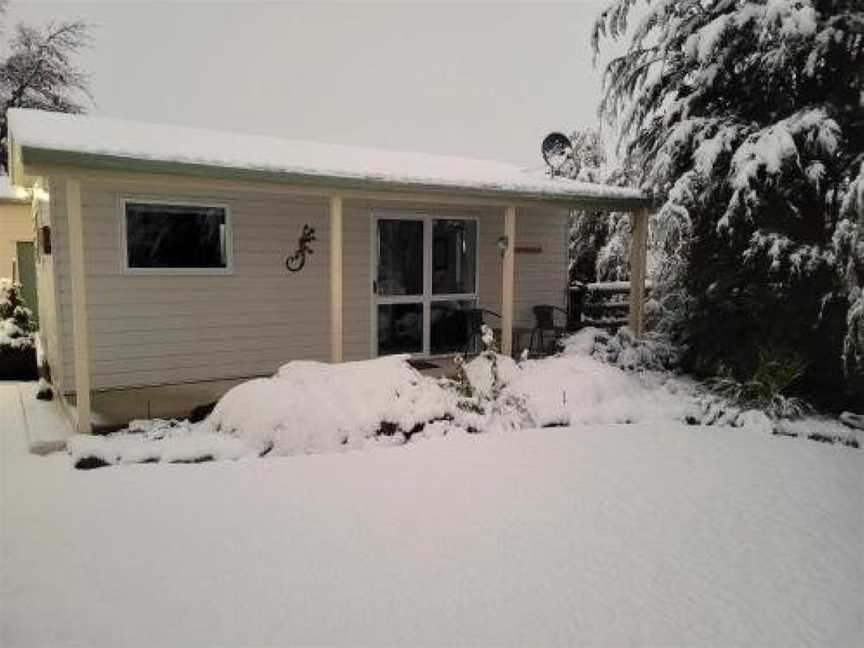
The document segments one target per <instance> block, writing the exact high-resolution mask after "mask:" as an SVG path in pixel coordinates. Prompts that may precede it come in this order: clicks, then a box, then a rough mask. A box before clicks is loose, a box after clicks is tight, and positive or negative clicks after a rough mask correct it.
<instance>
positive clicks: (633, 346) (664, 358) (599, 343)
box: [560, 326, 680, 371]
mask: <svg viewBox="0 0 864 648" xmlns="http://www.w3.org/2000/svg"><path fill="white" fill-rule="evenodd" d="M560 344H561V347H562V351H563V354H564V355H588V356H592V357H594V358H596V359H598V360H601V361H602V362H605V363H606V364H610V365H614V366H616V367H619V368H621V369H623V370H625V371H674V370H676V369H677V367H678V363H679V360H680V351H679V350H678V349H677V348H676V347H675V346H674V345H673V344H672V343H671V342H670V341H669V340H667V339H666V338H665V337H663V336H662V335H660V334H656V333H650V334H648V335H646V336H645V337H644V338H641V339H640V338H637V337H636V336H635V335H634V334H633V331H632V330H631V329H630V328H628V327H626V326H622V327H621V328H619V329H618V331H617V332H616V333H615V334H614V335H613V334H610V333H607V332H606V331H604V330H602V329H598V328H592V327H586V328H583V329H582V330H580V331H577V332H576V333H574V334H573V335H570V336H568V337H566V338H564V339H563V340H561V343H560Z"/></svg>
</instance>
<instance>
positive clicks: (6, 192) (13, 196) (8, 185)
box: [0, 175, 28, 202]
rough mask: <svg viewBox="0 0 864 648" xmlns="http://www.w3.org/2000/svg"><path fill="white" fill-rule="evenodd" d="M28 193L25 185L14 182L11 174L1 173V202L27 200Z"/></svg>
mask: <svg viewBox="0 0 864 648" xmlns="http://www.w3.org/2000/svg"><path fill="white" fill-rule="evenodd" d="M27 201H28V193H27V190H26V189H25V188H24V187H18V186H16V185H14V184H12V181H11V180H9V176H6V175H0V202H27Z"/></svg>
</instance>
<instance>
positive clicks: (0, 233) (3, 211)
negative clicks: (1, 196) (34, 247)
mask: <svg viewBox="0 0 864 648" xmlns="http://www.w3.org/2000/svg"><path fill="white" fill-rule="evenodd" d="M34 231H35V230H34V228H33V219H32V218H31V217H30V204H29V203H17V202H0V277H7V278H9V279H11V278H12V275H13V267H14V265H15V258H16V256H17V252H16V250H15V243H16V242H18V241H32V240H33V239H34V237H35V234H34Z"/></svg>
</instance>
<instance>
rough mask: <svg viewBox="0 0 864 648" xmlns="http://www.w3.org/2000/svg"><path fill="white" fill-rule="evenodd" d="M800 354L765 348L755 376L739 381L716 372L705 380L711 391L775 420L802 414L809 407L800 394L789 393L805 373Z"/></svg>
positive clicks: (739, 406)
mask: <svg viewBox="0 0 864 648" xmlns="http://www.w3.org/2000/svg"><path fill="white" fill-rule="evenodd" d="M804 369H805V365H804V363H803V361H802V360H801V358H800V357H799V356H795V355H782V354H777V353H776V352H772V351H766V350H763V351H762V352H760V355H759V365H758V367H757V369H756V372H755V373H754V374H753V376H752V377H751V378H750V379H749V380H746V381H743V382H742V381H739V380H737V379H736V378H734V377H733V376H731V375H725V376H717V377H714V378H711V379H709V380H707V381H706V383H705V384H706V387H707V389H708V391H710V392H711V393H712V394H714V395H716V396H717V397H719V399H723V400H726V401H728V402H729V403H731V404H732V405H733V406H735V407H737V408H739V409H741V410H757V411H760V412H763V413H764V414H765V415H766V416H768V417H769V418H771V419H773V420H777V419H795V418H800V417H801V416H803V415H804V414H806V413H807V411H808V410H809V408H808V406H807V404H806V403H805V402H804V401H803V400H801V399H800V398H796V397H794V396H789V395H788V394H787V392H788V390H789V389H790V387H792V386H793V385H794V384H795V382H796V381H797V380H799V379H800V378H801V376H802V375H803V373H804Z"/></svg>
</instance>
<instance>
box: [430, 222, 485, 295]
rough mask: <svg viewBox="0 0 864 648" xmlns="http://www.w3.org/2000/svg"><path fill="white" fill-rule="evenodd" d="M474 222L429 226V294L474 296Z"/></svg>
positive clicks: (434, 223) (475, 265)
mask: <svg viewBox="0 0 864 648" xmlns="http://www.w3.org/2000/svg"><path fill="white" fill-rule="evenodd" d="M476 270H477V221H474V220H457V219H452V218H451V219H435V220H434V221H433V222H432V294H434V295H452V294H462V293H473V292H475V290H476V288H475V285H476Z"/></svg>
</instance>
